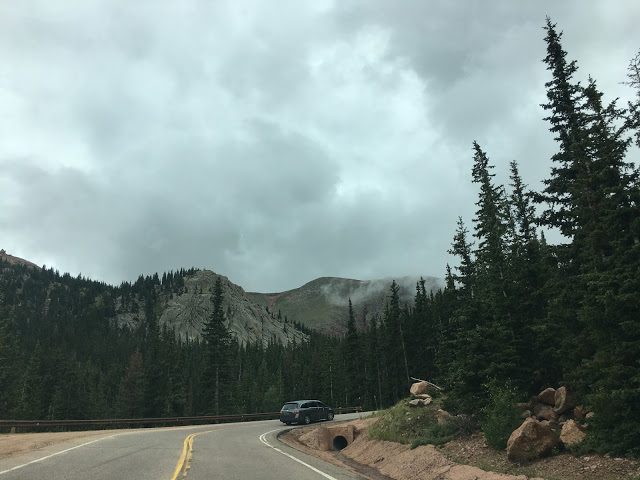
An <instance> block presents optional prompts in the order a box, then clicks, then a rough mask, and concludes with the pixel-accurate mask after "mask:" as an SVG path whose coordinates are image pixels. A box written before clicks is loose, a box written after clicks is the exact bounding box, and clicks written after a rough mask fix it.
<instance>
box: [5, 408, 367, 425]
mask: <svg viewBox="0 0 640 480" xmlns="http://www.w3.org/2000/svg"><path fill="white" fill-rule="evenodd" d="M333 411H334V413H338V414H339V413H354V412H356V413H357V412H361V411H362V407H341V408H334V409H333ZM279 417H280V412H268V413H243V414H237V415H209V416H204V417H162V418H107V419H102V420H0V429H3V428H25V429H47V428H51V427H98V426H106V427H113V428H115V427H122V426H132V425H192V424H201V423H216V422H231V421H251V420H268V419H274V418H279Z"/></svg>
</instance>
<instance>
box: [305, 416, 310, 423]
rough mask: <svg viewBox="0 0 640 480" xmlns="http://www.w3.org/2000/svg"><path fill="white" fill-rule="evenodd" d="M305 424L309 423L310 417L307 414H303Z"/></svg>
mask: <svg viewBox="0 0 640 480" xmlns="http://www.w3.org/2000/svg"><path fill="white" fill-rule="evenodd" d="M304 423H305V425H309V424H310V423H311V417H310V416H309V415H305V416H304Z"/></svg>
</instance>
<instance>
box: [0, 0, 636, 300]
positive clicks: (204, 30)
mask: <svg viewBox="0 0 640 480" xmlns="http://www.w3.org/2000/svg"><path fill="white" fill-rule="evenodd" d="M546 15H550V16H551V17H552V20H553V21H554V22H556V23H558V28H559V29H560V30H564V32H565V33H564V37H563V45H564V48H565V50H567V51H568V54H569V55H568V57H569V59H576V60H577V61H578V65H579V67H580V71H579V75H580V78H586V77H587V75H589V74H591V75H592V76H593V77H595V79H596V80H597V81H598V84H599V87H600V88H601V89H602V90H603V91H604V92H605V99H608V100H611V99H613V98H614V97H617V96H619V97H621V99H622V100H624V101H625V102H626V100H627V99H631V98H632V96H633V92H632V91H631V90H630V89H629V88H628V87H625V86H623V85H620V84H619V82H621V81H624V80H625V74H626V68H627V65H628V63H629V60H630V59H631V58H632V57H633V56H634V55H635V53H636V52H637V51H638V50H639V49H640V28H638V24H639V22H640V2H638V1H635V0H628V1H625V0H619V1H614V0H603V1H585V0H573V1H557V0H551V1H540V0H537V1H515V0H495V1H491V0H478V1H470V0H469V1H467V0H465V1H462V0H461V1H452V0H447V1H444V0H443V1H427V0H414V1H395V0H387V1H377V0H362V1H345V0H336V1H332V0H314V1H309V2H307V1H282V0H278V1H276V2H273V1H252V0H247V1H244V0H230V1H218V0H202V1H198V0H174V1H161V0H149V1H143V0H136V1H131V0H73V1H72V0H64V1H58V0H44V1H38V0H21V1H10V0H6V1H2V2H0V248H4V249H6V250H7V252H8V253H10V254H12V255H16V256H20V257H23V258H26V259H28V260H30V261H33V262H35V263H37V264H39V265H42V264H46V265H47V266H53V267H54V268H56V269H58V270H60V272H70V273H71V274H72V275H74V276H75V275H77V274H79V273H82V275H84V276H87V277H90V278H92V279H96V280H103V281H106V282H108V283H112V284H119V283H120V282H121V281H123V280H135V279H136V278H137V276H138V275H139V274H141V273H142V274H145V275H148V274H153V273H154V272H160V273H161V272H163V271H168V270H171V269H179V268H180V267H191V266H195V267H198V268H208V269H212V270H214V271H215V272H217V273H221V274H223V275H226V276H228V277H229V279H230V280H231V281H232V282H234V283H237V284H239V285H241V286H242V287H243V288H245V289H246V290H249V291H260V292H275V291H283V290H288V289H291V288H295V287H298V286H301V285H302V284H304V283H306V282H308V281H310V280H313V279H314V278H317V277H320V276H340V277H348V278H357V279H363V280H364V279H374V278H382V277H397V276H404V275H431V276H439V277H443V276H444V273H445V265H446V263H447V262H451V261H452V259H451V258H450V257H449V256H448V254H447V253H446V251H447V249H448V248H449V246H450V244H451V239H452V237H453V235H454V231H455V224H456V220H457V217H458V216H459V215H461V216H463V218H464V219H465V220H466V222H467V223H468V225H469V226H470V225H471V220H472V217H473V212H474V210H475V206H474V202H475V201H476V195H477V193H476V188H475V185H473V184H471V181H470V178H471V165H472V150H471V144H472V142H473V140H477V141H478V142H479V143H480V145H481V146H482V147H483V148H484V149H485V151H486V152H487V153H488V155H489V157H490V159H491V162H492V163H493V164H495V165H496V172H497V173H498V178H499V179H500V180H501V181H503V182H505V183H507V182H508V178H507V176H508V163H509V161H511V160H513V159H515V160H517V161H518V162H519V164H520V168H521V173H522V176H523V178H524V181H525V182H526V183H527V184H529V186H530V187H532V188H536V189H538V188H539V186H540V181H541V180H542V179H543V178H545V177H547V176H548V174H549V166H550V162H549V157H550V156H551V155H552V154H553V152H554V151H555V145H554V143H553V140H552V138H551V135H550V134H549V133H548V131H547V128H548V127H547V125H546V124H545V123H544V122H543V121H542V117H543V116H544V113H543V111H542V109H541V108H540V107H539V104H540V103H542V102H544V101H545V92H544V82H545V81H546V80H548V79H549V74H548V72H547V71H546V70H545V66H544V64H543V63H542V62H541V59H542V58H543V57H544V55H545V43H544V41H543V38H544V31H543V30H542V27H543V25H544V21H545V16H546ZM633 155H635V156H636V158H637V152H634V153H633ZM636 162H637V160H636Z"/></svg>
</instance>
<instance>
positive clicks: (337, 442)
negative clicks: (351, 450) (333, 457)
mask: <svg viewBox="0 0 640 480" xmlns="http://www.w3.org/2000/svg"><path fill="white" fill-rule="evenodd" d="M347 445H348V442H347V439H346V438H344V437H343V436H342V435H338V436H336V437H334V439H333V449H334V450H337V451H340V450H342V449H343V448H344V447H346V446H347Z"/></svg>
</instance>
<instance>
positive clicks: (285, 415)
mask: <svg viewBox="0 0 640 480" xmlns="http://www.w3.org/2000/svg"><path fill="white" fill-rule="evenodd" d="M320 420H333V409H332V408H330V407H327V406H326V405H325V404H324V403H322V402H320V401H318V400H296V401H294V402H287V403H285V404H284V405H283V407H282V410H280V421H281V422H283V423H286V424H287V425H291V424H292V423H305V424H307V425H308V424H310V423H311V422H317V421H320Z"/></svg>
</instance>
